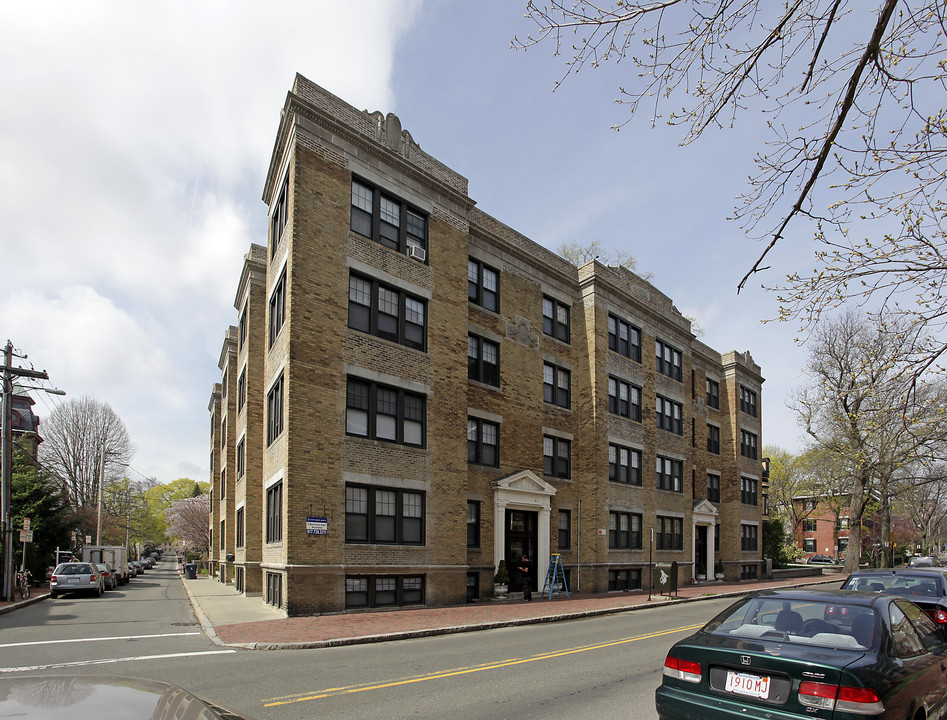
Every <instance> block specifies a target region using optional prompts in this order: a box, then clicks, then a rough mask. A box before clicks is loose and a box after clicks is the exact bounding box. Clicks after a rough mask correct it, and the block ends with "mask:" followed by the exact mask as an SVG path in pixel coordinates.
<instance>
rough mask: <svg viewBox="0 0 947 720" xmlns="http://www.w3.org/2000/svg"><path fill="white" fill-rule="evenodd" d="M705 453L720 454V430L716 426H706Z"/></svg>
mask: <svg viewBox="0 0 947 720" xmlns="http://www.w3.org/2000/svg"><path fill="white" fill-rule="evenodd" d="M707 452H709V453H713V454H714V455H719V454H720V428H718V427H717V426H716V425H709V424H708V425H707Z"/></svg>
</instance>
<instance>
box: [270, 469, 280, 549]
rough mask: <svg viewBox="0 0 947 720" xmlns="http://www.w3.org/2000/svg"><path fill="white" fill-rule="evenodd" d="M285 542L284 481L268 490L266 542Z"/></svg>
mask: <svg viewBox="0 0 947 720" xmlns="http://www.w3.org/2000/svg"><path fill="white" fill-rule="evenodd" d="M282 540H283V481H282V480H281V481H280V482H278V483H276V484H275V485H271V486H270V487H269V488H267V490H266V541H267V542H268V543H272V542H281V541H282Z"/></svg>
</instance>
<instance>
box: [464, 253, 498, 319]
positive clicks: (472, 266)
mask: <svg viewBox="0 0 947 720" xmlns="http://www.w3.org/2000/svg"><path fill="white" fill-rule="evenodd" d="M467 299H468V300H470V302H472V303H475V304H477V305H480V306H481V307H484V308H486V309H487V310H492V311H493V312H500V273H499V272H497V271H496V270H494V269H493V268H492V267H489V266H488V265H484V264H483V263H481V262H480V261H478V260H473V259H471V260H468V261H467Z"/></svg>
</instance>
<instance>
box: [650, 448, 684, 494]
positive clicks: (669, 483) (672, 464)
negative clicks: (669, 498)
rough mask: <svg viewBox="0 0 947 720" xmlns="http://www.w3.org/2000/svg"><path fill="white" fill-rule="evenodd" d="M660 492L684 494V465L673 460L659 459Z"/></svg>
mask: <svg viewBox="0 0 947 720" xmlns="http://www.w3.org/2000/svg"><path fill="white" fill-rule="evenodd" d="M656 469H657V475H658V490H670V491H671V492H684V480H683V478H684V463H683V462H682V461H680V460H674V459H672V458H667V457H661V456H660V455H658V457H657V467H656Z"/></svg>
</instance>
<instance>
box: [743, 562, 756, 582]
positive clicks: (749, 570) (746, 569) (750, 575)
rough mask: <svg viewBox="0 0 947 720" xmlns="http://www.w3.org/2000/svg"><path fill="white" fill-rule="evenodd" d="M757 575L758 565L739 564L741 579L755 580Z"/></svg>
mask: <svg viewBox="0 0 947 720" xmlns="http://www.w3.org/2000/svg"><path fill="white" fill-rule="evenodd" d="M758 575H759V567H758V566H756V565H741V566H740V579H741V580H756V579H757V577H758Z"/></svg>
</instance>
